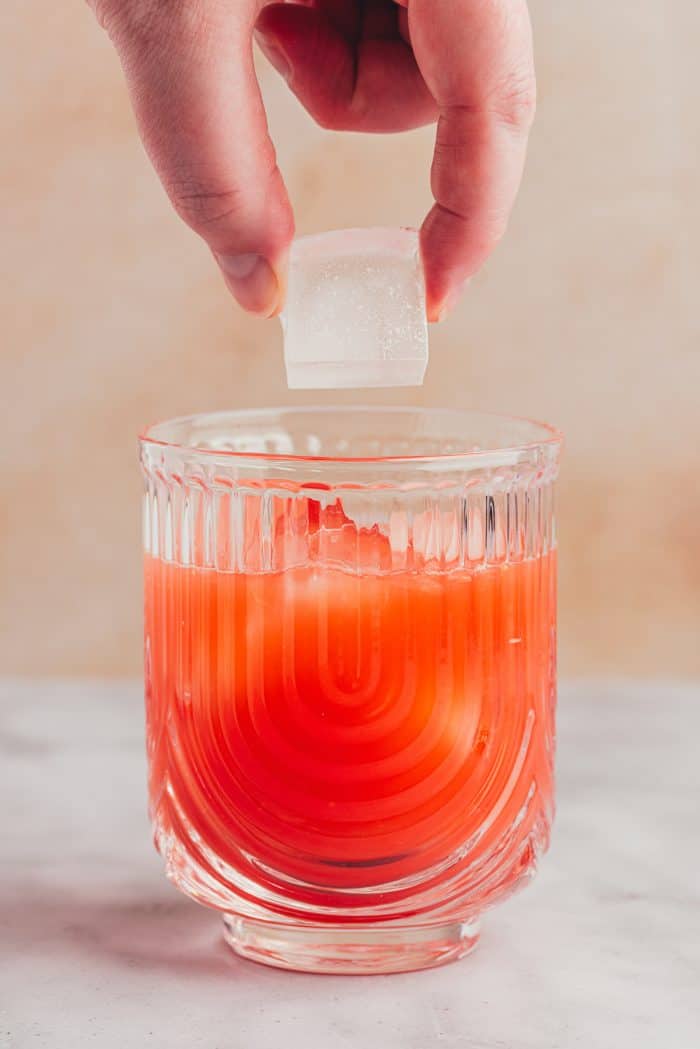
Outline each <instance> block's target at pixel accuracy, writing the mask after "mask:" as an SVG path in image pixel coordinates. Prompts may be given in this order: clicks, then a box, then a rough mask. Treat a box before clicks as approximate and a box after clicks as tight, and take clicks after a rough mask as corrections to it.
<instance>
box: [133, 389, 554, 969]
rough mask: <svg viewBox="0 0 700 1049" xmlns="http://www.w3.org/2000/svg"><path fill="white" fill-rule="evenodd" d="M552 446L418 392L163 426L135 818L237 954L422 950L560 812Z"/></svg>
mask: <svg viewBox="0 0 700 1049" xmlns="http://www.w3.org/2000/svg"><path fill="white" fill-rule="evenodd" d="M560 444H561V442H560V437H559V435H558V434H557V433H556V432H555V431H553V430H551V429H550V428H549V427H545V426H542V425H540V424H536V423H530V422H527V421H524V420H516V419H505V418H501V417H498V416H486V415H475V414H469V413H461V412H439V411H419V410H415V409H381V410H379V409H377V410H374V409H347V408H340V409H316V410H313V409H312V410H290V411H279V412H276V411H263V412H252V413H247V412H231V413H223V414H215V415H205V416H197V417H192V418H187V419H181V420H175V421H172V422H169V423H163V424H160V425H157V426H155V427H152V428H151V429H150V430H149V431H148V432H147V433H146V434H145V435H144V437H143V438H142V440H141V461H142V466H143V473H144V479H145V491H144V546H145V554H146V558H145V665H146V708H147V721H148V755H149V777H150V811H151V817H152V820H153V825H154V830H155V840H156V844H157V847H158V848H159V850H160V852H161V853H162V854H163V856H164V859H165V863H166V869H167V873H168V876H169V877H170V878H171V879H172V880H173V881H174V882H175V883H176V884H177V885H178V886H179V887H180V888H181V889H183V890H184V891H185V892H187V893H189V894H190V895H191V896H193V897H195V898H196V899H198V900H199V901H201V902H203V903H205V904H208V905H210V906H213V907H216V908H219V909H220V910H222V911H224V912H225V915H226V926H227V938H228V939H229V941H230V942H231V943H232V945H233V946H234V947H235V949H236V950H238V951H239V952H240V953H242V954H246V955H249V956H251V957H254V958H257V959H258V960H263V961H268V962H270V963H272V964H277V965H284V966H288V967H293V968H304V969H311V970H316V971H330V970H335V971H351V972H369V971H390V970H396V969H408V968H416V967H419V966H424V965H429V964H435V963H437V962H440V961H444V960H447V959H449V958H452V957H458V956H459V955H460V954H463V953H465V952H466V950H467V949H469V948H470V947H471V946H473V944H474V943H475V941H476V936H477V922H478V916H479V915H480V913H481V912H482V911H483V910H484V908H486V907H487V906H489V905H490V904H492V903H493V902H494V901H495V900H497V899H499V898H501V897H502V896H504V895H506V894H507V893H509V892H510V891H512V890H513V889H514V888H515V887H516V886H517V885H518V884H519V883H521V882H522V881H523V879H525V878H526V877H528V876H529V875H530V874H532V872H533V871H534V868H535V865H536V862H537V858H538V856H539V855H540V854H541V853H542V852H543V851H544V849H545V848H546V847H547V843H548V840H549V828H550V824H551V819H552V813H553V784H552V763H553V748H554V704H555V637H556V631H555V626H556V544H555V536H554V518H553V501H552V494H553V484H554V481H555V477H556V473H557V469H558V459H559V452H560Z"/></svg>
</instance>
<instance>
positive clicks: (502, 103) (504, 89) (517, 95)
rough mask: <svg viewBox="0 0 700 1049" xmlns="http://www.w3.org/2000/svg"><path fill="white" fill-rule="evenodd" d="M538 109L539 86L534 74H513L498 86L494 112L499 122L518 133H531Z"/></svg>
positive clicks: (523, 72)
mask: <svg viewBox="0 0 700 1049" xmlns="http://www.w3.org/2000/svg"><path fill="white" fill-rule="evenodd" d="M536 108H537V85H536V82H535V76H534V73H532V72H530V71H521V72H516V73H511V74H510V75H509V76H507V77H506V78H504V79H503V80H502V81H501V83H500V84H499V85H498V87H497V89H496V91H495V93H494V96H493V99H492V110H493V112H494V114H495V116H496V117H497V118H498V119H499V121H500V122H501V123H502V124H504V125H505V126H506V127H510V128H513V129H514V130H516V131H529V129H530V127H531V126H532V122H533V120H534V119H535V110H536Z"/></svg>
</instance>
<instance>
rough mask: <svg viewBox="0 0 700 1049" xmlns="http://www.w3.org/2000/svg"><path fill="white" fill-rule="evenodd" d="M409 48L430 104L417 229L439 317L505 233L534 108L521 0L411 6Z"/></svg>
mask: <svg viewBox="0 0 700 1049" xmlns="http://www.w3.org/2000/svg"><path fill="white" fill-rule="evenodd" d="M408 19H409V29H410V34H411V44H412V46H413V51H414V54H415V57H416V60H417V62H418V66H419V68H420V71H421V73H422V75H423V77H424V79H425V81H426V83H427V85H428V87H429V89H430V91H431V93H432V95H433V97H434V98H435V100H436V102H437V104H438V107H439V110H440V116H439V120H438V128H437V136H436V141H435V154H434V157H433V165H432V171H431V188H432V191H433V196H434V198H435V205H434V207H433V208H432V209H431V211H430V212H429V214H428V216H427V218H426V219H425V222H424V223H423V228H422V231H421V243H422V250H423V259H424V264H425V273H426V291H427V300H428V315H429V317H430V319H431V320H438V319H439V318H440V316H441V315H442V314H444V313H445V312H446V311H447V310H448V309H449V308H450V306H451V305H452V304H453V302H454V300H455V299H456V297H457V296H458V294H459V292H460V290H461V288H462V286H463V284H464V282H465V280H467V279H468V278H469V277H470V276H471V275H472V274H473V273H475V272H476V270H477V269H478V268H479V267H480V266H481V265H482V263H483V262H484V261H485V259H486V258H487V257H488V255H489V254H490V252H491V251H492V250H493V248H494V247H495V245H496V244H497V243H498V241H499V240H500V238H501V237H502V235H503V233H504V231H505V228H506V225H507V222H508V217H509V215H510V211H511V209H512V206H513V203H514V201H515V197H516V194H517V191H518V187H519V185H520V180H521V177H522V172H523V165H524V162H525V152H526V147H527V136H528V132H529V130H530V126H531V124H532V119H533V116H534V110H535V73H534V61H533V54H532V32H531V28H530V19H529V15H528V10H527V4H526V3H525V0H410V2H409V4H408Z"/></svg>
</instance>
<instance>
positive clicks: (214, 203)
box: [166, 176, 244, 237]
mask: <svg viewBox="0 0 700 1049" xmlns="http://www.w3.org/2000/svg"><path fill="white" fill-rule="evenodd" d="M166 190H167V192H168V196H169V197H170V199H171V201H172V203H173V207H174V208H175V211H176V212H177V213H178V215H179V216H180V218H181V219H182V220H183V221H184V222H186V223H187V225H188V226H190V227H191V228H192V229H193V230H194V231H195V232H196V233H199V234H200V235H202V236H204V237H207V236H208V235H211V234H215V233H216V232H217V231H218V230H219V229H221V228H222V227H223V226H227V225H230V223H231V222H235V220H236V218H237V217H238V216H239V215H240V214H241V213H242V211H243V207H244V203H243V195H242V192H241V190H240V189H233V188H223V189H216V188H214V187H213V186H212V185H211V183H207V182H205V181H203V180H200V179H198V178H196V177H192V176H189V177H183V178H177V179H172V180H170V181H169V182H168V183H167V184H166Z"/></svg>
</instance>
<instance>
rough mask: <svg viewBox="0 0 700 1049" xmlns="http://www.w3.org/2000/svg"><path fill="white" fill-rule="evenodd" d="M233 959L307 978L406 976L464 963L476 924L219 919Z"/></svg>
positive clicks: (476, 936)
mask: <svg viewBox="0 0 700 1049" xmlns="http://www.w3.org/2000/svg"><path fill="white" fill-rule="evenodd" d="M224 926H225V933H224V936H225V938H226V942H227V943H228V944H229V945H230V946H231V947H232V948H233V950H234V951H235V952H236V954H240V955H241V956H242V957H243V958H249V959H251V960H252V961H254V962H262V963H263V964H264V965H274V966H277V967H278V968H280V969H296V970H297V971H299V972H311V973H349V974H356V975H360V976H361V975H365V974H369V973H398V972H410V971H411V970H413V969H431V968H433V967H434V966H436V965H444V964H445V963H446V962H452V961H455V960H456V959H457V958H463V957H464V955H465V954H468V953H469V952H470V951H471V950H473V948H474V947H475V946H476V944H477V942H478V939H479V920H478V918H472V919H469V920H468V921H462V922H447V923H445V924H441V925H423V926H410V925H403V926H396V925H393V926H389V925H381V924H376V925H351V926H343V925H286V924H283V923H276V922H273V921H258V920H256V919H253V918H241V917H239V916H238V915H235V914H226V915H224Z"/></svg>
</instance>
